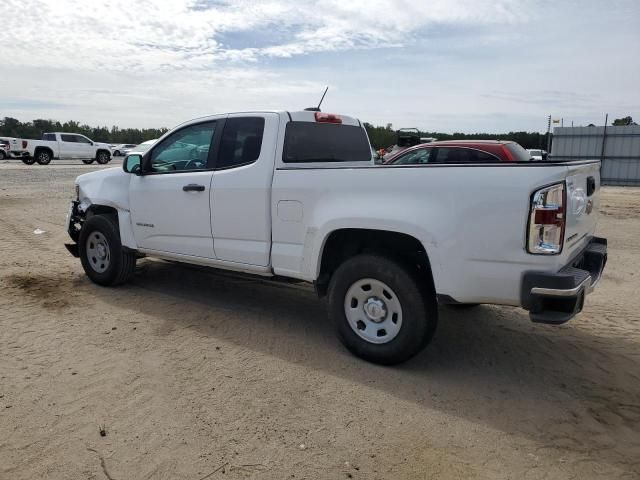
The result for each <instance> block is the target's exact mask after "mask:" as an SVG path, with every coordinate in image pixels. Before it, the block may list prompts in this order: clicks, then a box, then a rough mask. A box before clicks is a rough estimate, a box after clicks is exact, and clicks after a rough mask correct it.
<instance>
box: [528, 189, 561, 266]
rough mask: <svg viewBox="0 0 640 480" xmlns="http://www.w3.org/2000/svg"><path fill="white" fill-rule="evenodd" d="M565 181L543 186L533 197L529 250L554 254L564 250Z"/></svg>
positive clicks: (530, 215)
mask: <svg viewBox="0 0 640 480" xmlns="http://www.w3.org/2000/svg"><path fill="white" fill-rule="evenodd" d="M565 203H566V197H565V186H564V182H562V183H557V184H555V185H551V186H550V187H545V188H541V189H540V190H538V191H536V192H535V193H534V194H533V196H532V197H531V211H530V213H529V235H528V240H527V251H528V252H529V253H540V254H546V255H554V254H557V253H560V252H561V251H562V244H563V242H564V227H565V222H566V215H565Z"/></svg>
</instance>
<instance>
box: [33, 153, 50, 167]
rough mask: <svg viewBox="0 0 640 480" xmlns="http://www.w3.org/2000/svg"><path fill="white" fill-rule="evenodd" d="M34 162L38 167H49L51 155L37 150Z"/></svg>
mask: <svg viewBox="0 0 640 480" xmlns="http://www.w3.org/2000/svg"><path fill="white" fill-rule="evenodd" d="M36 162H38V165H49V163H51V153H49V152H48V151H47V150H38V152H37V153H36Z"/></svg>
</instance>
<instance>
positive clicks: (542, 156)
mask: <svg viewBox="0 0 640 480" xmlns="http://www.w3.org/2000/svg"><path fill="white" fill-rule="evenodd" d="M527 152H529V155H531V159H532V160H536V161H538V162H541V161H543V160H546V159H547V152H545V151H544V150H540V149H538V148H531V149H528V150H527Z"/></svg>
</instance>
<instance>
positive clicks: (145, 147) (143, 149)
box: [127, 138, 158, 155]
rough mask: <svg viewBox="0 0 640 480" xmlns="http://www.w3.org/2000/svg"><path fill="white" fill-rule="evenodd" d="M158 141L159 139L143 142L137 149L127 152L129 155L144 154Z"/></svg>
mask: <svg viewBox="0 0 640 480" xmlns="http://www.w3.org/2000/svg"><path fill="white" fill-rule="evenodd" d="M157 141H158V139H157V138H154V139H152V140H147V141H146V142H142V143H141V144H140V145H136V148H133V149H131V151H129V152H127V155H129V154H131V153H144V152H146V151H147V150H149V149H150V148H151V145H153V144H154V143H156V142H157Z"/></svg>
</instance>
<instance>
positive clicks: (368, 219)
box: [65, 111, 607, 364]
mask: <svg viewBox="0 0 640 480" xmlns="http://www.w3.org/2000/svg"><path fill="white" fill-rule="evenodd" d="M496 143H497V145H498V146H497V147H496V148H498V147H500V148H502V149H505V150H507V151H509V152H510V155H511V156H512V157H515V156H516V155H518V153H517V152H518V151H519V150H518V149H517V148H516V147H515V146H511V145H510V144H509V143H506V142H503V143H498V142H496ZM429 146H430V145H429ZM429 146H425V147H424V148H428V147H429ZM437 148H461V149H470V147H469V145H468V144H465V145H464V146H463V147H457V146H449V147H437ZM511 149H513V150H514V151H515V152H516V153H513V152H512V150H511ZM476 150H477V149H476ZM477 151H479V152H481V153H483V154H486V155H488V156H492V157H493V153H486V152H484V151H482V150H477ZM525 153H526V152H525ZM505 155H506V154H505ZM527 158H528V157H527ZM512 160H513V158H512ZM514 166H516V164H515V163H514V162H513V161H503V162H492V163H487V164H476V165H473V166H470V165H468V164H467V165H465V164H448V165H445V166H444V167H443V166H442V165H433V166H420V167H416V166H414V165H405V166H395V165H394V166H385V165H382V166H375V165H374V162H373V159H372V158H371V147H370V145H369V140H368V138H367V133H366V130H365V129H364V127H363V126H362V123H361V122H360V121H359V120H357V119H355V118H352V117H349V116H346V115H334V114H328V113H323V112H311V111H299V112H264V111H261V112H255V113H247V112H245V113H236V114H225V115H213V116H209V117H203V118H198V119H196V120H192V121H190V122H186V123H184V124H182V125H180V126H178V127H176V128H175V129H173V130H172V131H170V132H168V133H166V134H165V135H163V136H162V137H161V138H160V139H159V140H158V141H157V142H156V143H154V144H153V145H152V146H151V148H149V149H148V150H147V151H146V152H145V153H144V154H142V155H141V154H130V155H129V156H127V157H126V159H125V161H124V162H123V164H122V168H113V169H106V170H101V171H96V172H92V173H87V174H85V175H81V176H79V177H78V178H77V179H76V181H75V185H76V197H75V198H74V199H73V200H72V202H71V204H70V206H69V213H68V216H67V223H66V227H65V228H66V230H67V231H68V233H69V236H70V237H71V239H72V243H69V244H67V245H66V247H67V249H68V250H69V252H71V253H72V254H73V255H75V256H77V257H80V261H81V263H82V266H83V268H84V271H85V273H86V274H87V276H88V277H89V278H90V279H91V280H92V281H93V282H95V283H97V284H99V285H104V286H111V285H118V284H122V283H125V282H126V281H127V280H129V279H130V278H131V277H132V275H133V272H134V269H135V265H136V261H137V259H138V258H140V257H141V256H144V255H147V256H151V257H158V258H162V259H166V260H171V261H172V262H184V263H193V264H197V265H204V266H210V267H215V268H220V269H226V270H236V271H240V272H245V273H249V274H254V275H256V276H261V277H265V276H266V277H275V278H276V279H293V280H294V281H306V282H312V283H313V284H314V286H315V288H316V291H317V292H318V294H319V295H321V296H324V295H326V296H327V306H328V312H329V317H330V319H331V321H332V323H333V325H334V326H335V328H336V330H337V333H338V336H339V337H340V339H341V340H342V342H343V343H344V344H345V345H346V347H347V348H348V349H349V350H351V351H352V352H353V353H354V354H356V355H359V356H361V357H363V358H365V359H367V360H370V361H373V362H379V363H383V364H393V363H397V362H401V361H403V360H406V359H407V358H409V357H411V356H412V355H415V354H416V353H417V352H418V351H420V350H421V349H422V347H423V346H424V345H426V344H427V343H428V342H429V340H430V339H431V337H432V336H433V334H434V332H435V329H436V325H437V320H438V308H437V306H438V301H440V302H442V303H451V304H461V303H462V304H478V303H490V304H503V305H514V306H520V307H523V308H525V309H526V310H528V311H529V315H530V318H531V320H532V321H534V322H543V323H551V324H559V323H563V322H566V321H568V320H569V319H570V318H572V317H573V316H575V315H576V314H577V313H578V312H580V310H581V309H582V307H583V304H584V299H585V296H586V295H587V294H588V293H589V292H591V291H592V290H593V288H594V287H595V285H596V283H597V281H598V279H599V278H600V275H601V272H602V270H603V268H604V264H605V261H606V258H607V245H606V240H605V239H603V238H598V237H595V236H594V231H595V227H596V222H597V218H598V205H599V185H600V162H599V161H598V160H593V161H580V162H568V163H552V162H548V163H544V164H540V163H533V162H522V163H521V164H518V165H517V167H518V168H513V167H514ZM171 265H172V264H168V266H167V268H172V267H171ZM183 274H184V273H183ZM145 281H148V282H152V281H153V279H152V278H148V279H146V280H145ZM208 295H223V292H215V291H213V292H211V293H210V294H208ZM188 314H189V313H188V312H185V315H188Z"/></svg>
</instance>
